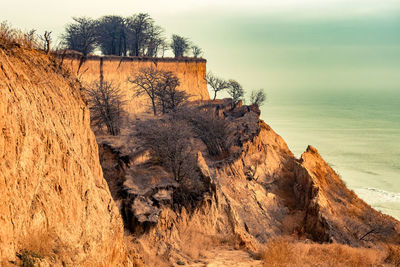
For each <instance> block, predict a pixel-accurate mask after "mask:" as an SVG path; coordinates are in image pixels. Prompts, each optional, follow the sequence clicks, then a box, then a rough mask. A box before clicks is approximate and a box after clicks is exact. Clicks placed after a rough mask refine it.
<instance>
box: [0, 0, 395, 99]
mask: <svg viewBox="0 0 400 267" xmlns="http://www.w3.org/2000/svg"><path fill="white" fill-rule="evenodd" d="M2 2H4V3H1V9H0V20H7V21H8V22H10V23H11V24H12V25H13V26H15V27H18V28H20V29H25V30H28V29H31V28H36V29H38V30H39V31H40V32H42V31H44V30H52V31H53V33H54V34H55V35H56V36H59V35H60V34H61V33H62V30H63V27H64V25H65V24H67V23H69V22H71V17H72V16H90V17H94V18H96V17H99V16H102V15H108V14H116V15H122V16H129V15H131V14H134V13H139V12H148V13H149V14H150V15H151V16H152V17H153V18H154V19H155V20H156V22H157V23H158V24H159V25H161V26H163V27H164V28H165V29H166V32H167V34H168V35H170V34H172V33H178V34H182V35H184V36H187V37H189V38H190V39H191V40H192V41H193V42H194V43H196V44H198V45H199V46H200V47H202V48H203V50H204V51H205V54H204V56H205V57H206V58H207V60H208V65H207V66H208V69H211V70H213V71H214V72H215V73H217V74H220V75H221V76H223V77H225V78H234V79H237V80H238V81H240V82H241V83H243V85H244V86H245V88H248V89H251V88H261V87H262V88H265V89H266V91H267V92H268V93H269V94H270V96H272V99H271V101H273V98H274V97H275V96H276V97H277V98H279V96H281V95H295V94H296V93H297V94H298V93H299V92H303V91H304V90H307V91H312V92H314V91H316V92H326V91H328V90H343V91H347V90H352V91H354V92H358V91H365V90H367V91H368V90H369V91H381V90H391V91H394V90H398V91H400V90H399V89H400V88H399V87H400V0H352V1H350V0H298V1H296V0H272V1H263V0H239V1H233V0H230V1H229V0H214V1H212V0H197V1H194V0H169V1H165V0H147V1H144V0H142V1H136V0H133V1H132V0H129V1H128V0H114V1H109V0H108V1H84V0H79V1H78V0H69V1H54V0H52V1H50V0H43V1H33V0H29V1H28V0H19V1H18V0H14V1H4V0H2ZM302 90H303V91H302Z"/></svg>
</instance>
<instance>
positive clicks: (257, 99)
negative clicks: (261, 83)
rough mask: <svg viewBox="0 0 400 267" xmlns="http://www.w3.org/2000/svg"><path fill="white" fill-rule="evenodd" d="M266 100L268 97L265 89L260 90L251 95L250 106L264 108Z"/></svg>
mask: <svg viewBox="0 0 400 267" xmlns="http://www.w3.org/2000/svg"><path fill="white" fill-rule="evenodd" d="M266 99H267V96H266V94H265V92H264V90H263V89H259V90H257V91H255V90H254V91H252V92H251V94H250V104H251V105H256V106H258V107H259V106H262V104H264V102H265V100H266Z"/></svg>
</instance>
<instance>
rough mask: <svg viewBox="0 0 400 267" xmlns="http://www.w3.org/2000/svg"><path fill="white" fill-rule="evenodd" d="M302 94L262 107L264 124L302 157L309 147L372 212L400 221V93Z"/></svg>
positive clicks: (273, 100)
mask: <svg viewBox="0 0 400 267" xmlns="http://www.w3.org/2000/svg"><path fill="white" fill-rule="evenodd" d="M324 92H325V93H324V94H322V93H319V94H318V93H304V92H302V93H301V92H299V93H298V96H292V97H290V98H289V97H277V98H274V97H273V96H271V97H272V99H270V101H269V102H268V103H266V104H265V105H264V106H263V107H262V118H263V119H264V120H265V121H266V122H267V123H268V124H269V125H270V126H271V127H272V128H273V129H274V130H275V131H276V132H277V133H278V134H279V135H281V136H282V137H283V138H284V139H285V141H286V142H287V144H288V146H289V148H290V149H291V150H292V151H293V153H294V154H295V155H296V156H297V157H300V155H301V153H303V152H304V151H305V149H306V148H307V145H309V144H310V145H313V146H314V147H316V148H317V149H318V150H319V152H320V154H321V155H322V157H323V158H324V159H325V160H326V161H327V162H328V163H329V164H330V165H331V166H332V167H333V168H334V169H335V170H336V171H337V172H338V173H339V175H340V176H341V177H342V179H343V181H345V183H346V184H347V186H348V187H349V188H350V189H353V190H354V191H355V192H356V193H357V194H358V195H359V196H360V197H361V198H362V199H364V200H365V201H366V202H367V203H368V204H370V205H371V206H372V207H374V208H376V209H378V210H380V211H382V212H383V213H386V214H389V215H392V216H393V217H395V218H397V219H400V90H399V91H379V90H376V91H374V93H371V92H363V91H362V90H358V91H357V92H358V93H354V92H353V93H352V92H351V91H349V92H344V91H341V92H336V93H335V91H334V90H324Z"/></svg>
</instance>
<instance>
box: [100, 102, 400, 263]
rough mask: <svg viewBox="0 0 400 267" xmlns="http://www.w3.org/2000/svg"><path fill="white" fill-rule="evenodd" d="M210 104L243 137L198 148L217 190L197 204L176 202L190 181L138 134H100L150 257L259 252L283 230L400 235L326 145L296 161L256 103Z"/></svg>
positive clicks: (345, 240) (316, 235) (355, 237)
mask: <svg viewBox="0 0 400 267" xmlns="http://www.w3.org/2000/svg"><path fill="white" fill-rule="evenodd" d="M206 106H207V108H208V109H210V108H211V109H214V110H215V113H216V114H218V115H219V116H220V117H221V118H224V119H226V120H227V121H229V127H230V129H232V131H231V134H230V136H229V139H230V140H233V142H232V146H231V147H230V152H229V155H228V156H227V157H224V158H215V157H212V156H210V155H208V153H207V151H206V149H205V148H204V145H203V146H202V145H199V146H198V147H197V163H196V164H195V166H193V168H194V169H197V170H198V171H199V172H200V173H201V176H202V180H203V181H204V183H205V184H207V186H206V187H207V188H208V190H207V191H206V192H203V195H202V197H201V199H200V200H199V201H198V202H197V203H196V204H195V205H185V203H180V202H176V200H175V199H174V197H173V196H174V193H175V192H176V190H177V188H178V187H179V186H180V185H179V184H176V182H175V181H174V180H173V179H172V177H171V175H169V174H168V172H166V171H165V170H164V169H163V168H162V167H161V166H155V165H154V164H153V163H152V161H151V158H150V157H149V156H148V154H146V153H145V151H143V150H142V148H140V147H138V146H137V143H136V142H135V141H132V142H129V141H127V140H128V139H129V138H130V137H129V135H127V136H125V137H126V138H127V139H122V140H124V141H123V142H121V138H124V137H118V138H115V137H109V138H104V137H99V138H98V142H99V143H100V146H101V147H102V151H103V152H102V154H103V155H109V156H102V157H101V158H104V159H105V160H103V163H102V165H103V168H106V169H107V172H106V176H107V180H108V181H109V182H111V183H112V184H114V185H115V184H116V183H119V184H120V185H122V186H120V187H118V186H115V187H113V188H115V190H116V191H115V192H116V193H114V195H116V196H117V199H118V203H119V204H120V210H121V213H122V214H123V216H124V219H125V225H126V228H127V229H128V230H130V231H131V232H132V235H133V236H135V244H137V246H138V247H139V248H140V251H141V252H142V253H143V255H146V254H148V255H157V257H159V258H163V259H164V260H167V261H170V262H176V261H177V260H181V261H183V262H187V263H194V262H196V260H198V259H199V251H202V250H207V249H210V250H213V249H215V248H216V247H218V246H226V245H228V246H229V247H235V248H246V249H250V250H252V251H257V250H258V249H259V248H260V247H261V246H262V245H263V244H264V243H265V242H267V241H268V240H270V239H271V238H273V237H277V236H282V235H284V236H285V235H286V236H288V235H289V236H292V237H293V238H295V239H298V240H308V242H313V241H314V242H319V243H323V242H338V243H342V244H348V245H351V246H367V247H368V246H375V245H376V244H377V243H379V242H385V243H399V241H400V239H399V236H398V232H399V229H400V228H399V222H398V221H396V220H395V219H393V218H391V217H390V216H386V215H382V214H381V213H379V212H377V211H375V210H373V209H372V208H371V207H370V206H368V205H367V204H365V202H363V201H362V200H360V199H359V198H358V197H357V196H356V195H355V194H354V192H352V191H350V190H349V189H347V188H346V186H345V185H344V184H343V182H342V181H341V179H340V177H339V176H338V175H337V174H336V173H335V171H334V170H333V169H332V168H330V167H329V165H328V164H327V163H326V162H325V161H324V160H323V159H322V157H321V156H320V155H319V154H318V152H317V150H316V149H314V148H312V147H309V148H308V149H307V151H306V152H305V153H304V154H303V155H302V157H301V159H296V158H295V157H294V155H293V154H292V152H291V151H290V150H289V149H288V146H287V145H286V143H285V141H284V140H283V139H282V138H281V137H280V136H279V135H278V134H276V133H275V132H274V131H273V130H272V129H271V128H270V127H269V126H268V125H267V124H266V123H264V122H263V121H261V120H260V119H259V111H258V110H257V108H255V107H248V106H239V107H237V108H235V109H234V110H231V108H230V107H231V106H230V105H229V103H228V104H227V103H225V102H224V101H219V102H218V101H216V102H210V103H209V104H207V105H206ZM121 144H125V145H121ZM127 144H130V145H127ZM110 155H113V156H110ZM111 158H113V160H112V161H110V160H106V159H111ZM144 163H145V164H144ZM114 178H115V179H114Z"/></svg>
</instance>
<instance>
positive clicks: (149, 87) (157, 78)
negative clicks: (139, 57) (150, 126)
mask: <svg viewBox="0 0 400 267" xmlns="http://www.w3.org/2000/svg"><path fill="white" fill-rule="evenodd" d="M128 81H129V82H131V83H133V84H134V85H135V87H134V88H133V89H134V96H140V95H143V94H145V95H147V96H148V97H149V98H150V100H151V104H152V108H153V113H154V115H157V106H159V107H160V108H161V112H162V113H163V114H164V113H167V112H169V111H175V110H176V109H177V108H178V107H179V106H180V105H182V104H183V103H184V102H185V101H187V99H188V95H187V94H186V93H185V92H184V91H179V90H177V87H178V86H179V79H178V77H177V76H176V75H175V74H173V73H172V72H170V71H163V70H158V69H156V68H154V67H149V68H142V69H141V70H140V71H139V73H137V74H135V75H134V77H133V78H128Z"/></svg>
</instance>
